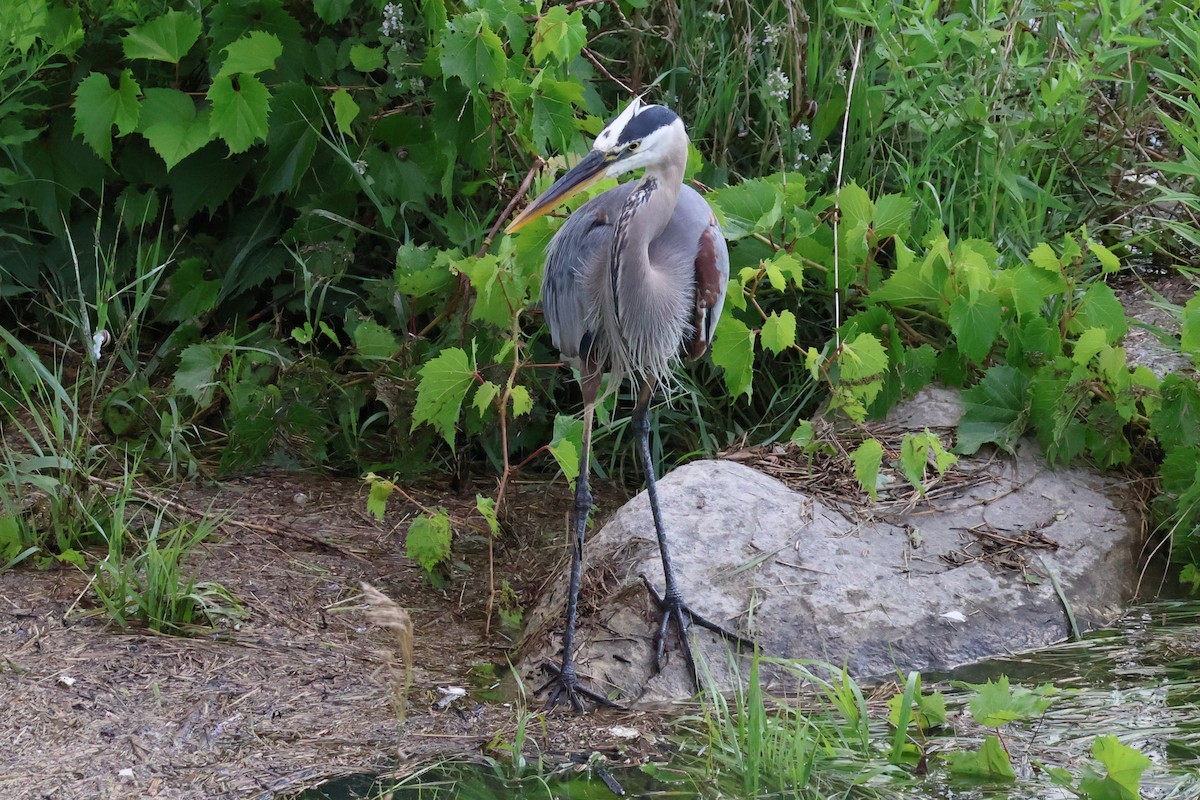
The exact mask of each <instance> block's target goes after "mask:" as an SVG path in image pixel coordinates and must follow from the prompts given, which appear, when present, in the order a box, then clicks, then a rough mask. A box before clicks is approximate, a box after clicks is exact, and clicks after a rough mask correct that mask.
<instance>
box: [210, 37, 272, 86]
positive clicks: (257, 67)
mask: <svg viewBox="0 0 1200 800" xmlns="http://www.w3.org/2000/svg"><path fill="white" fill-rule="evenodd" d="M225 53H226V56H225V62H224V63H223V64H221V70H220V71H219V72H218V73H217V77H218V78H224V77H226V76H229V75H236V74H238V73H242V74H244V75H257V74H258V73H260V72H266V71H267V70H269V69H274V68H275V62H276V61H277V60H278V59H279V57H280V56H281V55H283V43H282V42H280V41H279V37H278V36H276V35H275V34H273V33H266V32H265V31H250V33H248V34H246V35H245V36H243V37H242V38H240V39H238V40H237V41H236V42H234V43H233V44H231V45H229V46H228V47H226V48H225Z"/></svg>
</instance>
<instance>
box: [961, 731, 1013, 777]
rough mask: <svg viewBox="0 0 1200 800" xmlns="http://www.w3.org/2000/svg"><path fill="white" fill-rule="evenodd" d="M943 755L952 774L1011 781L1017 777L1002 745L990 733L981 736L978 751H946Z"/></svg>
mask: <svg viewBox="0 0 1200 800" xmlns="http://www.w3.org/2000/svg"><path fill="white" fill-rule="evenodd" d="M944 757H945V759H946V760H947V761H949V762H950V773H951V774H952V775H958V776H961V777H965V778H976V779H982V780H990V781H1011V780H1015V779H1016V777H1017V774H1016V773H1015V772H1014V771H1013V768H1012V762H1010V761H1009V758H1008V753H1006V752H1005V750H1004V746H1003V745H1001V744H1000V740H999V739H998V738H996V737H995V736H992V735H990V734H989V735H988V736H985V737H984V738H983V744H982V745H981V746H980V748H979V750H978V751H976V752H965V753H946V754H945V756H944Z"/></svg>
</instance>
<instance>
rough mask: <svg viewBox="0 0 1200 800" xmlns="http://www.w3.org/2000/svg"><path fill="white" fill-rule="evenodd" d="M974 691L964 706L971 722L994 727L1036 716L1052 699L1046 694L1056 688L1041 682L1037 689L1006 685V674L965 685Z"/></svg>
mask: <svg viewBox="0 0 1200 800" xmlns="http://www.w3.org/2000/svg"><path fill="white" fill-rule="evenodd" d="M968 686H970V688H971V689H973V690H975V692H976V694H975V696H974V697H973V698H971V702H970V703H969V704H968V706H967V707H968V708H969V709H970V711H971V716H972V717H974V718H975V721H976V722H978V723H979V724H980V725H983V726H984V727H986V728H998V727H1000V726H1001V725H1007V724H1008V723H1010V722H1013V721H1015V720H1029V719H1036V718H1038V717H1040V716H1042V714H1044V713H1045V712H1046V709H1048V708H1050V705H1051V704H1052V703H1053V702H1054V701H1053V700H1052V699H1051V698H1050V697H1049V696H1048V695H1051V694H1053V693H1054V692H1055V691H1056V689H1055V688H1054V687H1053V686H1052V685H1050V684H1048V683H1045V684H1042V685H1041V686H1039V687H1038V688H1037V689H1026V688H1025V687H1024V686H1015V687H1012V688H1011V689H1010V688H1009V685H1008V676H1006V675H1001V676H1000V678H999V680H997V681H996V682H994V683H993V682H992V681H990V680H989V681H988V682H987V683H984V684H968Z"/></svg>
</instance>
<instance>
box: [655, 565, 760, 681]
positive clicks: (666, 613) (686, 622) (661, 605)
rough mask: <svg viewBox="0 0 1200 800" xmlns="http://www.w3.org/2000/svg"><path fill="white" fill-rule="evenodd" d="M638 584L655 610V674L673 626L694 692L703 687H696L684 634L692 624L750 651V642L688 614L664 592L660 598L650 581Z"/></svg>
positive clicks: (659, 669) (682, 604)
mask: <svg viewBox="0 0 1200 800" xmlns="http://www.w3.org/2000/svg"><path fill="white" fill-rule="evenodd" d="M642 583H644V584H646V591H648V592H649V593H650V596H651V597H652V598H654V604H655V605H657V606H658V610H659V612H660V615H659V618H658V631H657V632H656V633H655V634H654V671H655V673H659V672H662V662H663V652H664V651H665V650H666V645H667V628H668V627H670V626H671V625H672V623H673V624H674V626H675V630H676V631H678V633H679V641H680V644H681V645H682V647H683V657H684V660H685V661H687V666H688V672H690V673H691V675H692V681H693V682H694V683H695V684H696V688H697V689H701V688H703V687H702V686H701V685H700V673H699V672H697V671H696V655H695V653H693V652H692V642H691V639H690V638H689V637H688V631H689V630H690V629H691V627H692V624H693V623H695V624H696V625H699V626H700V627H701V628H705V629H707V630H710V631H712V632H713V633H715V634H717V635H718V636H720V637H721V638H723V639H726V640H728V641H730V642H733V643H735V644H737V645H738V646H739V647H745V648H747V649H751V650H752V649H754V647H755V644H754V642H753V641H751V640H750V639H747V638H745V637H743V636H739V635H738V634H736V633H734V632H733V631H731V630H729V629H728V628H726V627H724V626H722V625H719V624H717V623H715V622H713V621H712V620H710V619H707V618H705V617H702V616H701V615H699V614H697V613H696V612H695V611H692V610H691V609H690V608H688V606H687V603H685V602H683V598H682V597H681V596H679V595H678V594H675V595H674V596H672V594H671V593H670V592H668V593H667V594H666V595H665V596H664V595H660V594H659V593H658V592H656V591H655V590H654V587H653V586H652V585H651V584H650V580H649V579H648V578H647V577H646V576H645V575H643V576H642Z"/></svg>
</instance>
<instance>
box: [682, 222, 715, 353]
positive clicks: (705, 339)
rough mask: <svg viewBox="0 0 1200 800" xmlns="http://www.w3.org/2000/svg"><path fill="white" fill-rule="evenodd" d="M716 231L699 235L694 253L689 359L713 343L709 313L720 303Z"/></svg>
mask: <svg viewBox="0 0 1200 800" xmlns="http://www.w3.org/2000/svg"><path fill="white" fill-rule="evenodd" d="M714 230H715V228H712V227H709V228H706V229H705V230H704V233H702V234H700V246H699V248H698V249H697V251H696V308H695V312H694V314H693V316H692V328H693V334H692V337H691V339H690V340H689V341H687V342H685V343H684V350H685V351H686V352H687V355H688V357H689V358H699V357H700V356H702V355H704V352H705V351H706V350H708V343H709V342H710V341H712V335H713V327H714V326H715V324H716V320H714V319H712V317H711V315H710V314H709V313H708V310H709V309H710V308H712V307H714V306H715V305H716V304H717V302H718V301H719V300H720V299H721V274H720V272H718V271H717V242H716V234H715V233H714Z"/></svg>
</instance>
